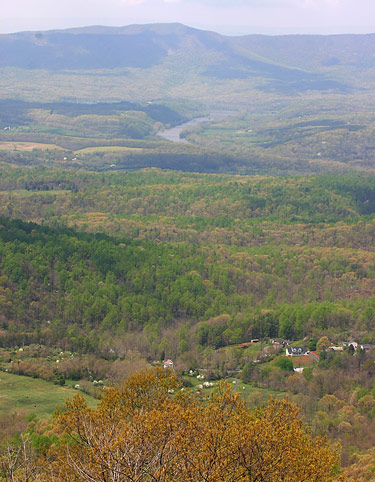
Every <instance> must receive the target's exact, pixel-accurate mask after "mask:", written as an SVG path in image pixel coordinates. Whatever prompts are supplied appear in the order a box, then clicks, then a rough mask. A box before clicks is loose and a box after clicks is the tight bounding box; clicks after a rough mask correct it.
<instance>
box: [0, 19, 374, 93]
mask: <svg viewBox="0 0 375 482" xmlns="http://www.w3.org/2000/svg"><path fill="white" fill-rule="evenodd" d="M182 64H183V65H182ZM155 66H165V68H166V69H170V70H171V71H173V69H175V68H176V69H177V68H179V69H180V71H183V69H192V70H194V72H195V75H197V76H198V77H200V78H212V79H217V80H219V81H225V80H233V79H239V80H243V79H248V78H253V79H254V78H257V77H259V78H263V79H267V80H268V81H269V83H268V84H267V85H263V86H262V89H263V90H267V89H271V90H272V89H276V90H281V91H283V89H284V90H285V89H286V91H290V92H293V90H295V91H301V90H302V91H303V90H307V89H309V90H325V89H326V90H336V91H338V92H341V93H345V92H347V91H350V89H351V88H352V85H351V82H352V81H354V82H355V83H356V84H357V85H356V87H361V85H362V84H363V86H365V82H362V84H361V79H362V77H365V76H366V73H367V72H369V71H371V69H373V67H374V66H375V34H367V35H331V36H324V35H286V36H272V37H271V36H263V35H247V36H241V37H228V36H224V35H220V34H218V33H215V32H209V31H203V30H198V29H195V28H191V27H187V26H185V25H182V24H149V25H129V26H126V27H105V26H91V27H84V28H71V29H66V30H51V31H46V32H20V33H14V34H7V35H0V67H16V68H23V69H44V70H47V71H48V70H50V71H69V70H78V71H80V70H85V71H87V70H99V69H127V68H128V69H151V68H153V67H155ZM348 80H349V82H348Z"/></svg>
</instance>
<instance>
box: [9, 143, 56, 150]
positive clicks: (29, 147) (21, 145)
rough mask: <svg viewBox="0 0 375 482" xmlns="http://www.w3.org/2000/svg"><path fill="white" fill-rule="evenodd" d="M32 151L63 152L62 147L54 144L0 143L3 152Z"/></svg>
mask: <svg viewBox="0 0 375 482" xmlns="http://www.w3.org/2000/svg"><path fill="white" fill-rule="evenodd" d="M33 149H39V150H46V149H53V150H63V148H62V147H60V146H57V145H56V144H43V143H40V142H19V141H18V142H12V141H9V142H6V141H0V150H5V151H32V150H33Z"/></svg>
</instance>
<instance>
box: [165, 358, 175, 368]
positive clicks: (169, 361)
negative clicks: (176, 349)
mask: <svg viewBox="0 0 375 482" xmlns="http://www.w3.org/2000/svg"><path fill="white" fill-rule="evenodd" d="M163 367H164V368H173V367H174V363H173V361H172V360H164V362H163Z"/></svg>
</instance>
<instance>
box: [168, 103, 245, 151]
mask: <svg viewBox="0 0 375 482" xmlns="http://www.w3.org/2000/svg"><path fill="white" fill-rule="evenodd" d="M236 114H238V112H236V111H232V110H216V111H213V112H211V113H210V114H209V115H208V116H206V117H197V118H196V119H192V120H190V121H188V122H184V123H183V124H180V125H178V126H175V127H171V128H170V129H165V130H164V131H160V132H158V135H159V136H160V137H163V138H164V139H167V140H168V141H172V142H179V143H180V144H188V141H187V140H185V139H183V138H181V137H180V134H181V132H182V131H183V130H184V129H186V128H187V127H192V126H196V125H198V124H202V123H203V122H215V121H221V120H223V119H225V118H226V117H229V116H231V115H236Z"/></svg>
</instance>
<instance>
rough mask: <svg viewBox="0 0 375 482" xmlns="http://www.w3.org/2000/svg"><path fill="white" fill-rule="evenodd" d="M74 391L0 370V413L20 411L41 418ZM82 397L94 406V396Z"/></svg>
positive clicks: (72, 394)
mask: <svg viewBox="0 0 375 482" xmlns="http://www.w3.org/2000/svg"><path fill="white" fill-rule="evenodd" d="M76 393H77V391H76V390H74V389H73V388H72V387H68V386H64V387H61V386H59V385H54V384H53V383H49V382H46V381H44V380H40V379H35V378H29V377H24V376H19V375H12V374H10V373H5V372H0V414H4V413H11V412H15V411H16V412H18V411H20V412H22V413H25V414H33V415H36V416H37V417H38V418H41V419H43V418H47V417H49V416H51V415H52V413H53V412H54V410H55V409H56V408H57V407H62V406H64V403H65V400H67V399H69V398H72V397H74V395H75V394H76ZM79 393H81V392H79ZM84 397H85V398H86V400H87V403H88V404H89V405H90V406H95V404H96V400H95V399H94V398H92V397H90V396H88V395H84Z"/></svg>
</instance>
